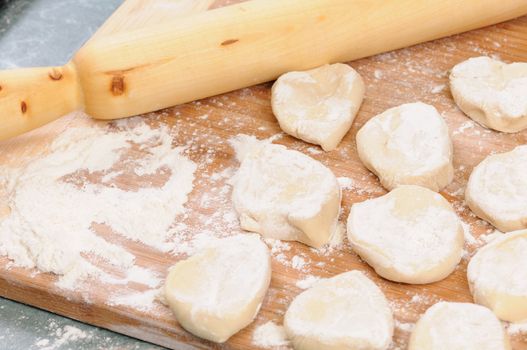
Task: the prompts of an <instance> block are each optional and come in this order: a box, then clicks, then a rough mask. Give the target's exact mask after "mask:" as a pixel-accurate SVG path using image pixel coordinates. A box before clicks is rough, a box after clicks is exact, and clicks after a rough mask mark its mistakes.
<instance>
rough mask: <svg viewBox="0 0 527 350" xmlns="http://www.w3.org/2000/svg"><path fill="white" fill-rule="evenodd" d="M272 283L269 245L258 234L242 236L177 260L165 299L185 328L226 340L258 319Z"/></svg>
mask: <svg viewBox="0 0 527 350" xmlns="http://www.w3.org/2000/svg"><path fill="white" fill-rule="evenodd" d="M270 281H271V258H270V254H269V249H268V248H267V245H265V243H263V242H262V241H261V240H260V237H259V236H258V235H256V234H245V235H237V236H232V237H228V238H224V239H221V240H217V241H214V242H213V243H211V244H210V246H208V247H206V248H204V249H203V250H202V251H200V252H198V253H197V254H195V255H193V256H192V257H190V258H188V259H186V260H183V261H180V262H178V263H177V264H175V265H174V266H173V267H172V268H171V269H170V272H169V274H168V277H167V279H166V282H165V298H166V300H167V302H168V304H169V305H170V308H171V309H172V311H173V312H174V314H175V315H176V319H177V320H178V322H179V323H180V324H181V326H182V327H183V328H185V329H186V330H187V331H189V332H190V333H192V334H194V335H197V336H198V337H201V338H204V339H207V340H210V341H213V342H218V343H222V342H224V341H226V340H227V339H229V337H231V336H232V335H233V334H235V333H236V332H238V331H239V330H240V329H242V328H244V327H245V326H247V325H248V324H250V323H251V322H252V321H253V319H254V318H255V317H256V314H257V313H258V310H259V309H260V306H261V303H262V301H263V298H264V296H265V293H266V292H267V288H268V287H269V283H270Z"/></svg>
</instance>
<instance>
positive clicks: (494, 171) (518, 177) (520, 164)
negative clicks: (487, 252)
mask: <svg viewBox="0 0 527 350" xmlns="http://www.w3.org/2000/svg"><path fill="white" fill-rule="evenodd" d="M465 200H466V202H467V204H468V206H469V207H470V209H471V210H472V211H473V212H474V213H475V214H476V215H477V216H479V217H480V218H482V219H484V220H487V221H488V222H490V223H491V224H492V225H494V226H495V227H496V228H497V229H498V230H500V231H502V232H507V231H514V230H521V229H524V228H527V145H523V146H518V147H516V148H515V149H514V150H512V151H510V152H506V153H501V154H494V155H491V156H488V157H487V158H485V159H484V160H483V161H482V162H481V163H479V164H478V166H476V167H475V168H474V170H473V171H472V174H470V178H469V180H468V184H467V189H466V190H465Z"/></svg>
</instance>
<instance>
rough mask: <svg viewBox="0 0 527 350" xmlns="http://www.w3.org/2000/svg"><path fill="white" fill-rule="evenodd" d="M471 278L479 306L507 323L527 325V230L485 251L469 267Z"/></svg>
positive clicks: (469, 276) (516, 233) (506, 235)
mask: <svg viewBox="0 0 527 350" xmlns="http://www.w3.org/2000/svg"><path fill="white" fill-rule="evenodd" d="M467 278H468V283H469V287H470V291H471V293H472V296H473V297H474V301H475V302H476V303H478V304H481V305H485V306H486V307H488V308H490V309H491V310H492V311H494V313H495V314H496V315H497V316H498V317H499V318H500V319H502V320H504V321H510V322H525V321H527V230H521V231H514V232H510V233H506V234H504V235H503V236H501V237H499V238H496V239H495V240H493V241H491V242H490V243H489V244H487V245H486V246H485V247H483V248H481V249H480V250H479V251H478V252H477V253H476V255H474V257H472V259H471V260H470V262H469V264H468V268H467Z"/></svg>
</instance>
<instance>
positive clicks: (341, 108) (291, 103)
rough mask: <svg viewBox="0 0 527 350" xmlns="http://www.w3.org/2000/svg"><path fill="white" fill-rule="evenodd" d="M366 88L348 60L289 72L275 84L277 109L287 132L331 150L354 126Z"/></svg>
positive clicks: (276, 111) (273, 93) (274, 104)
mask: <svg viewBox="0 0 527 350" xmlns="http://www.w3.org/2000/svg"><path fill="white" fill-rule="evenodd" d="M364 89H365V88H364V82H363V80H362V78H361V76H360V75H359V74H358V73H357V72H356V71H355V70H354V69H353V68H351V67H350V66H348V65H347V64H342V63H335V64H331V65H328V64H326V65H324V66H321V67H318V68H315V69H311V70H307V71H303V72H289V73H286V74H284V75H282V76H281V77H280V78H278V79H277V80H276V82H275V83H274V85H273V89H272V97H271V103H272V107H273V113H274V114H275V116H276V118H277V119H278V122H279V123H280V127H281V128H282V130H283V131H285V132H286V133H288V134H290V135H292V136H294V137H296V138H299V139H301V140H304V141H306V142H310V143H314V144H317V145H320V146H322V148H323V149H324V150H325V151H331V150H333V149H335V148H336V147H337V145H338V144H339V143H340V141H341V140H342V138H343V137H344V135H346V133H347V132H348V130H349V129H350V127H351V124H352V123H353V120H354V119H355V115H356V114H357V112H358V110H359V108H360V105H361V103H362V99H363V98H364Z"/></svg>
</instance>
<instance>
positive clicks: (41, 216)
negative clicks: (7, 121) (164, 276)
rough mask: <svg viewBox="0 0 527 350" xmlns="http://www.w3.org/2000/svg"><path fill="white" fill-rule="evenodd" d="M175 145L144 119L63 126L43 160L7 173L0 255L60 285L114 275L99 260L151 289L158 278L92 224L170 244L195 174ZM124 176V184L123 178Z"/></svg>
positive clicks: (108, 278) (164, 248)
mask: <svg viewBox="0 0 527 350" xmlns="http://www.w3.org/2000/svg"><path fill="white" fill-rule="evenodd" d="M172 143H173V136H172V135H171V134H170V130H169V129H168V127H166V126H164V125H159V126H156V127H155V128H152V127H150V126H149V125H148V124H146V123H145V122H144V121H143V119H141V118H132V119H128V120H123V121H118V122H114V123H110V124H104V126H96V127H75V128H70V129H68V130H66V131H65V132H64V133H62V134H61V135H60V136H58V137H57V138H56V139H55V141H54V142H53V143H52V144H51V146H50V148H49V150H48V151H47V152H46V153H45V154H43V155H42V156H41V157H39V158H36V159H35V160H33V161H31V162H30V163H29V164H28V165H27V166H25V167H23V168H14V169H13V168H12V169H6V170H5V171H4V172H3V174H2V177H1V180H2V181H3V182H4V184H5V187H6V192H7V205H8V206H9V208H10V213H9V214H8V215H7V217H6V218H4V219H3V220H2V221H1V222H0V254H1V255H5V256H7V257H8V258H9V259H11V260H12V262H13V264H14V265H16V266H22V267H27V268H33V267H36V268H38V269H39V270H40V271H42V272H53V273H55V274H57V275H59V276H60V278H59V281H58V285H59V286H60V287H62V288H65V289H73V288H74V287H75V286H76V285H77V283H78V281H79V280H82V279H84V278H86V277H93V276H97V277H99V278H102V279H103V280H106V281H111V280H112V279H115V278H114V277H113V276H109V274H108V273H107V272H105V271H103V269H102V268H101V267H99V266H96V264H95V262H98V263H99V262H101V263H103V264H106V265H108V264H109V265H110V266H113V267H117V268H120V269H125V270H130V274H129V275H130V276H129V277H130V278H131V279H133V280H134V281H136V282H141V281H139V280H144V281H146V283H147V285H149V286H150V287H153V286H155V285H156V284H157V282H158V281H159V278H158V277H157V276H155V275H150V273H149V271H148V270H146V269H140V268H138V267H137V266H135V264H134V260H135V257H134V255H132V254H131V253H130V252H128V251H127V250H126V249H124V248H123V247H121V246H120V245H116V244H114V243H112V242H110V241H108V240H106V239H105V238H103V237H102V236H100V235H98V233H97V231H98V230H97V228H98V227H101V226H102V227H104V226H105V227H106V228H107V229H111V230H112V232H114V233H117V234H119V235H121V236H122V237H124V239H127V240H130V241H136V242H140V243H143V244H145V245H148V246H150V247H152V248H155V249H157V250H159V251H164V252H166V251H169V250H170V249H172V247H173V244H172V243H171V242H170V241H169V238H170V236H171V235H172V234H173V232H171V228H172V227H173V224H174V221H175V219H176V216H177V215H178V214H181V213H183V211H184V204H185V202H186V201H187V195H188V194H189V193H190V192H191V190H192V188H193V180H194V172H195V170H196V165H195V164H194V163H193V162H192V161H190V160H189V159H188V158H186V157H185V156H184V155H183V154H182V148H178V147H176V148H174V147H173V146H172ZM124 175H127V181H126V182H124V181H123V182H122V183H121V182H119V180H120V179H121V177H122V176H123V178H124ZM130 179H131V181H130ZM154 179H158V180H159V179H162V180H161V181H162V182H161V183H154ZM143 283H145V282H143Z"/></svg>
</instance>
